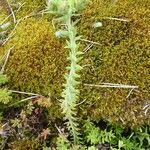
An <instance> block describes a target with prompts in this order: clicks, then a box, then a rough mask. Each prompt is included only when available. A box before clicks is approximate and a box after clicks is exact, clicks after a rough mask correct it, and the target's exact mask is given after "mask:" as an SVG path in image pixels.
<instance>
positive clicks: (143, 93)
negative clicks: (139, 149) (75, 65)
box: [78, 0, 150, 126]
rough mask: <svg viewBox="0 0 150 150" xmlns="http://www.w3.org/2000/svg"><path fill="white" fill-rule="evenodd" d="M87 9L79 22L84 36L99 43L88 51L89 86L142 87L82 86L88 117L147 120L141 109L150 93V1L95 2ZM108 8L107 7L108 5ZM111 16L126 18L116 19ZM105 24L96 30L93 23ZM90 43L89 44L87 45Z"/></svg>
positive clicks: (126, 121) (131, 123) (85, 74)
mask: <svg viewBox="0 0 150 150" xmlns="http://www.w3.org/2000/svg"><path fill="white" fill-rule="evenodd" d="M92 4H93V5H94V7H93V5H89V6H87V7H86V9H85V11H84V12H83V14H82V18H81V20H80V23H79V25H78V27H79V33H80V34H81V35H83V37H84V38H85V39H88V40H91V41H96V42H99V43H100V45H98V46H96V45H94V46H93V48H92V49H91V50H89V51H88V52H87V53H85V55H84V61H83V65H84V64H85V65H86V64H88V66H87V67H85V68H84V70H83V76H82V82H83V83H89V84H100V83H102V82H104V83H120V84H129V85H137V86H139V89H138V90H139V92H137V91H133V92H132V93H131V95H130V97H129V98H126V97H127V95H128V94H129V91H130V90H125V89H109V88H90V87H87V86H84V85H83V86H82V88H81V89H82V91H81V101H82V100H84V99H86V101H85V104H84V105H81V106H80V107H81V110H82V111H83V110H84V116H85V117H86V116H89V117H90V118H91V119H93V120H96V121H98V120H100V119H101V118H104V119H106V120H109V121H111V122H121V123H123V124H125V125H127V126H136V125H141V124H144V122H145V123H148V121H149V117H148V114H147V116H145V115H144V112H143V110H142V108H143V107H144V106H145V104H146V103H148V99H149V97H150V94H149V91H150V86H149V85H150V76H149V74H150V70H149V67H150V61H149V55H150V53H149V52H150V50H149V49H150V38H149V35H150V34H149V31H148V30H149V18H150V1H148V0H144V1H140V0H137V1H134V0H120V1H118V2H116V4H113V3H111V2H109V1H107V3H106V2H105V1H103V0H101V1H99V0H94V1H93V3H92ZM108 5H109V6H110V7H107V6H108ZM108 17H111V18H120V19H124V20H125V19H126V20H128V21H117V20H113V19H108ZM99 21H101V22H102V24H103V26H102V27H100V28H93V27H92V25H93V23H95V22H99ZM86 45H87V44H86Z"/></svg>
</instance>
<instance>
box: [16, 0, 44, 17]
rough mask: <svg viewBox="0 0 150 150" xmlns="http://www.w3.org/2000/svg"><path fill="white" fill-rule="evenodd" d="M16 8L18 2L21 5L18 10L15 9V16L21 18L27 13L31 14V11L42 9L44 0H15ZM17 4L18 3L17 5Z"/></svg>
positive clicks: (35, 11)
mask: <svg viewBox="0 0 150 150" xmlns="http://www.w3.org/2000/svg"><path fill="white" fill-rule="evenodd" d="M15 4H16V8H14V9H16V10H17V9H18V8H19V7H20V6H19V5H20V4H22V7H21V9H20V10H19V11H17V13H16V16H17V18H19V19H20V18H22V17H25V16H27V15H31V13H37V12H39V11H41V10H43V9H45V6H46V1H45V0H32V1H31V0H16V1H15ZM17 4H18V5H17Z"/></svg>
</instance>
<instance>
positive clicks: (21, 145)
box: [11, 139, 41, 150]
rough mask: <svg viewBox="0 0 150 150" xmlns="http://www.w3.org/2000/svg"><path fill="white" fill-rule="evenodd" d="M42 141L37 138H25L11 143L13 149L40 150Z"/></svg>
mask: <svg viewBox="0 0 150 150" xmlns="http://www.w3.org/2000/svg"><path fill="white" fill-rule="evenodd" d="M40 149H41V146H40V142H39V141H38V140H36V139H24V140H19V141H15V142H14V143H12V144H11V150H40Z"/></svg>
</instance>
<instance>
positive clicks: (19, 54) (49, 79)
mask: <svg viewBox="0 0 150 150" xmlns="http://www.w3.org/2000/svg"><path fill="white" fill-rule="evenodd" d="M149 4H150V2H149V1H148V0H144V1H140V0H137V1H134V0H120V1H118V2H117V3H111V2H110V1H109V0H108V1H102V0H101V1H99V0H94V1H92V5H89V6H87V7H86V9H85V10H84V12H82V15H81V20H80V22H79V23H78V27H79V34H81V35H83V37H84V38H85V39H88V40H91V41H96V42H99V43H100V45H97V46H96V45H94V46H93V48H92V49H90V50H89V51H88V52H86V53H85V54H84V59H83V62H82V63H83V65H87V64H88V65H87V66H86V67H84V70H83V72H82V77H81V79H82V83H83V84H82V85H81V95H80V101H81V102H82V101H83V100H86V101H85V102H84V103H83V104H82V105H79V116H80V117H83V118H90V119H92V120H95V121H99V120H100V119H102V118H103V119H104V120H109V121H111V122H113V123H116V122H117V123H121V124H124V125H126V126H138V125H142V124H144V123H148V121H149V116H148V115H144V111H143V110H142V108H143V107H144V106H145V105H146V104H147V103H148V99H149V97H150V95H149V90H150V87H149V85H150V76H149V74H150V70H149V67H150V61H149V52H150V51H149V48H150V39H149V24H148V22H149V18H150V16H149V15H150V9H149V7H150V5H149ZM93 6H94V7H93ZM107 17H113V18H121V19H127V20H129V21H117V20H113V19H108V18H107ZM143 18H144V21H143ZM98 21H101V22H102V24H103V26H102V27H101V28H93V27H92V25H93V23H95V22H98ZM54 32H55V31H54V30H53V29H52V26H51V25H50V24H49V23H48V22H47V21H45V20H44V19H42V18H41V19H40V20H39V21H38V20H37V19H34V18H30V19H27V20H25V21H24V22H22V23H21V24H20V25H19V26H18V27H17V30H16V35H15V37H14V38H12V40H11V41H10V42H9V43H8V45H7V47H11V46H12V45H16V46H15V49H14V50H13V52H12V54H11V56H10V60H9V61H8V65H7V70H6V73H7V75H8V76H9V81H10V84H9V86H10V88H11V89H17V90H22V91H28V92H35V93H40V94H44V95H47V94H48V93H50V94H51V96H52V100H54V103H56V105H57V104H58V103H57V100H56V97H57V98H58V97H59V96H60V95H61V92H62V84H63V82H64V77H63V75H64V73H65V66H66V63H67V61H66V57H67V53H66V50H65V49H64V48H63V42H64V41H60V40H58V39H56V38H55V36H54ZM86 45H87V44H84V43H82V48H84V47H85V46H86ZM101 82H105V83H106V82H110V83H120V84H130V85H138V86H139V89H138V91H135V90H133V91H132V93H131V94H130V96H129V97H128V98H126V97H127V95H128V94H129V92H130V90H129V89H115V88H113V89H112V88H111V89H110V88H91V87H88V86H85V85H84V83H90V84H99V83H101ZM55 108H56V109H59V108H58V107H55ZM55 108H54V107H53V110H56V109H55ZM51 115H52V116H50V117H51V118H52V117H53V116H55V117H57V116H59V115H60V113H59V112H53V113H52V114H51Z"/></svg>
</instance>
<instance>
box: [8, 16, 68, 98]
mask: <svg viewBox="0 0 150 150" xmlns="http://www.w3.org/2000/svg"><path fill="white" fill-rule="evenodd" d="M12 45H15V48H14V50H13V52H12V54H11V56H10V59H9V61H8V65H7V68H6V73H7V75H8V77H9V83H10V87H11V89H19V90H21V91H28V92H35V93H40V94H43V95H48V94H49V93H50V95H53V96H58V95H60V93H61V90H62V83H63V80H64V79H63V78H64V77H63V74H64V70H65V67H64V66H65V65H66V55H67V54H66V50H65V49H63V41H61V40H58V39H56V37H55V35H54V30H53V28H52V26H51V25H50V23H48V22H47V21H44V20H39V21H37V20H36V19H34V18H31V19H28V20H25V21H24V22H22V23H21V24H20V25H19V26H18V27H17V29H16V34H15V36H14V38H12V39H11V40H10V42H9V43H8V44H7V47H11V46H12ZM14 82H15V84H14Z"/></svg>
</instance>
